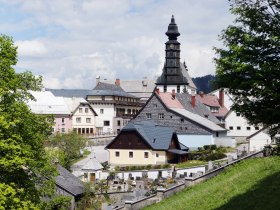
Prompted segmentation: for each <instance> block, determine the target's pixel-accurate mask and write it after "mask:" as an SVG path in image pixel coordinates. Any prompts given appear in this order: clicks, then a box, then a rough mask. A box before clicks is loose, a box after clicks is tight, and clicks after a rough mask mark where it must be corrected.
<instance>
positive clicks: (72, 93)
mask: <svg viewBox="0 0 280 210" xmlns="http://www.w3.org/2000/svg"><path fill="white" fill-rule="evenodd" d="M46 90H48V91H51V92H52V94H54V95H55V96H62V97H65V98H72V97H77V98H86V96H87V95H90V94H91V92H92V90H88V89H50V88H46Z"/></svg>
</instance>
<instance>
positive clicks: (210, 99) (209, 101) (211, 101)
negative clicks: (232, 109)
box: [195, 94, 228, 116]
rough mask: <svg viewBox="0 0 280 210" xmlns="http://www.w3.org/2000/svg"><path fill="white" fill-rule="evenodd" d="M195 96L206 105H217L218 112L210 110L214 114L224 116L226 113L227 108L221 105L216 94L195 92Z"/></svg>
mask: <svg viewBox="0 0 280 210" xmlns="http://www.w3.org/2000/svg"><path fill="white" fill-rule="evenodd" d="M195 98H196V99H197V100H199V101H200V102H201V103H203V104H205V105H206V106H210V107H219V112H212V114H213V115H214V116H225V115H226V114H227V113H228V109H227V108H226V107H225V106H223V107H221V105H220V103H219V98H218V97H217V96H216V95H212V94H211V95H207V94H203V95H200V94H197V95H196V96H195Z"/></svg>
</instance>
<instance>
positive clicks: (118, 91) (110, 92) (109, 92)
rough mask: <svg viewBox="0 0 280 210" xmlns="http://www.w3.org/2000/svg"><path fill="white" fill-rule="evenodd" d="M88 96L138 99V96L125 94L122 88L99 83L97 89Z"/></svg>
mask: <svg viewBox="0 0 280 210" xmlns="http://www.w3.org/2000/svg"><path fill="white" fill-rule="evenodd" d="M88 95H95V96H96V95H99V96H123V97H130V98H137V97H136V96H134V95H132V94H129V93H127V92H125V91H124V90H123V89H122V88H121V87H120V86H118V85H114V84H109V83H104V82H99V83H98V84H97V85H96V86H95V88H93V90H92V91H91V93H90V94H88Z"/></svg>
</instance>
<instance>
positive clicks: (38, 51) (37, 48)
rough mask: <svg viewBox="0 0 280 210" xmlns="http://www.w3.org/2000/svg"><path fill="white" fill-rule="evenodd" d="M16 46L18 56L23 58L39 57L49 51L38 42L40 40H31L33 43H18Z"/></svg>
mask: <svg viewBox="0 0 280 210" xmlns="http://www.w3.org/2000/svg"><path fill="white" fill-rule="evenodd" d="M15 45H16V46H17V47H18V54H19V56H22V57H27V56H30V57H38V56H42V55H45V54H46V53H47V52H48V50H47V48H46V46H45V45H44V44H43V43H42V42H40V41H38V40H31V41H21V40H19V41H16V42H15Z"/></svg>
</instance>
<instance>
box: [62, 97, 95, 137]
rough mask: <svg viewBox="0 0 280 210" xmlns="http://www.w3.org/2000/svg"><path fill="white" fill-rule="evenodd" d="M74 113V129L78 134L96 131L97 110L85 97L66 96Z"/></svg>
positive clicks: (66, 100) (68, 104)
mask: <svg viewBox="0 0 280 210" xmlns="http://www.w3.org/2000/svg"><path fill="white" fill-rule="evenodd" d="M64 101H65V103H66V104H67V106H68V108H69V110H70V111H71V114H72V129H73V131H75V132H77V133H78V134H88V135H90V134H94V133H96V128H95V118H96V117H97V114H96V112H95V111H94V110H93V108H92V107H91V106H90V104H89V103H88V102H87V101H86V100H85V99H83V98H76V97H72V98H64Z"/></svg>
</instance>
